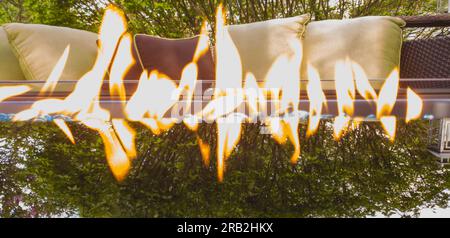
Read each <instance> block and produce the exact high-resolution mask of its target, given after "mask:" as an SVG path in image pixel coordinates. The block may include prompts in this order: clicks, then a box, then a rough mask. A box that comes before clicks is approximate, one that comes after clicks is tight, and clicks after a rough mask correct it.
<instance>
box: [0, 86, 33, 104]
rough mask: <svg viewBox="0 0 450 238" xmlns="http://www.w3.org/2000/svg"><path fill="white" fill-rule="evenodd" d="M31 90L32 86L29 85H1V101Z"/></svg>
mask: <svg viewBox="0 0 450 238" xmlns="http://www.w3.org/2000/svg"><path fill="white" fill-rule="evenodd" d="M30 90H31V88H30V87H28V86H11V87H0V102H3V101H4V100H5V99H7V98H10V97H14V96H18V95H21V94H24V93H26V92H28V91H30Z"/></svg>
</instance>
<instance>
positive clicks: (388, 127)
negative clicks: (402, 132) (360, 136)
mask: <svg viewBox="0 0 450 238" xmlns="http://www.w3.org/2000/svg"><path fill="white" fill-rule="evenodd" d="M380 121H381V124H382V125H383V128H384V131H385V132H386V133H387V136H388V137H389V140H391V141H392V142H393V141H394V140H395V132H396V125H397V118H396V117H395V116H383V117H381V118H380Z"/></svg>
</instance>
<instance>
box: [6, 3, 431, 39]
mask: <svg viewBox="0 0 450 238" xmlns="http://www.w3.org/2000/svg"><path fill="white" fill-rule="evenodd" d="M221 2H222V3H223V4H224V6H225V7H226V9H227V10H228V11H227V19H228V22H229V23H230V24H239V23H249V22H255V21H262V20H268V19H274V18H280V17H290V16H295V15H299V14H304V13H310V14H311V15H312V16H313V19H315V20H324V19H342V18H348V17H350V18H352V17H358V16H368V15H389V16H401V15H420V14H430V13H434V12H435V11H436V0H421V1H412V0H409V1H404V0H370V1H360V0H339V1H331V0H328V1H326V0H309V1H305V0H292V1H281V0H239V1H238V0H223V1H220V0H201V1H198V0H195V1H192V0H157V1H142V0H83V1H79V0H6V1H0V24H1V23H7V22H26V23H42V24H49V25H58V26H67V27H73V28H79V29H85V30H90V31H96V30H97V29H98V26H99V21H100V19H101V15H102V13H103V8H104V7H105V6H106V5H107V4H110V3H112V4H115V5H118V6H120V7H121V8H122V9H123V10H124V11H125V13H126V14H127V17H128V19H129V24H130V30H131V31H132V32H135V33H148V34H153V35H158V36H162V37H187V36H193V35H196V34H198V33H199V31H200V27H201V25H202V23H203V21H205V20H207V21H208V22H210V23H211V24H214V22H215V11H216V7H217V6H218V5H219V3H221Z"/></svg>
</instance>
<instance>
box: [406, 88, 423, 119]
mask: <svg viewBox="0 0 450 238" xmlns="http://www.w3.org/2000/svg"><path fill="white" fill-rule="evenodd" d="M407 101H408V107H407V109H406V123H408V122H410V121H411V120H415V119H417V118H419V117H420V115H421V114H422V108H423V101H422V99H421V98H420V97H419V95H417V94H416V93H415V92H414V91H413V90H412V89H410V88H408V89H407Z"/></svg>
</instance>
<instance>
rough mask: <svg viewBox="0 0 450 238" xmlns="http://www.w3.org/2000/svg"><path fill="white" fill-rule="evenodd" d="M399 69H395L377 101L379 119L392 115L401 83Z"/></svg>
mask: <svg viewBox="0 0 450 238" xmlns="http://www.w3.org/2000/svg"><path fill="white" fill-rule="evenodd" d="M399 75H400V74H399V72H398V69H394V71H392V73H391V74H390V75H389V77H388V78H387V79H386V81H385V82H384V84H383V86H382V87H381V90H380V93H379V95H378V101H377V118H381V117H382V116H386V115H389V114H391V112H392V109H394V105H395V101H396V100H397V93H398V88H399V83H400V76H399Z"/></svg>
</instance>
